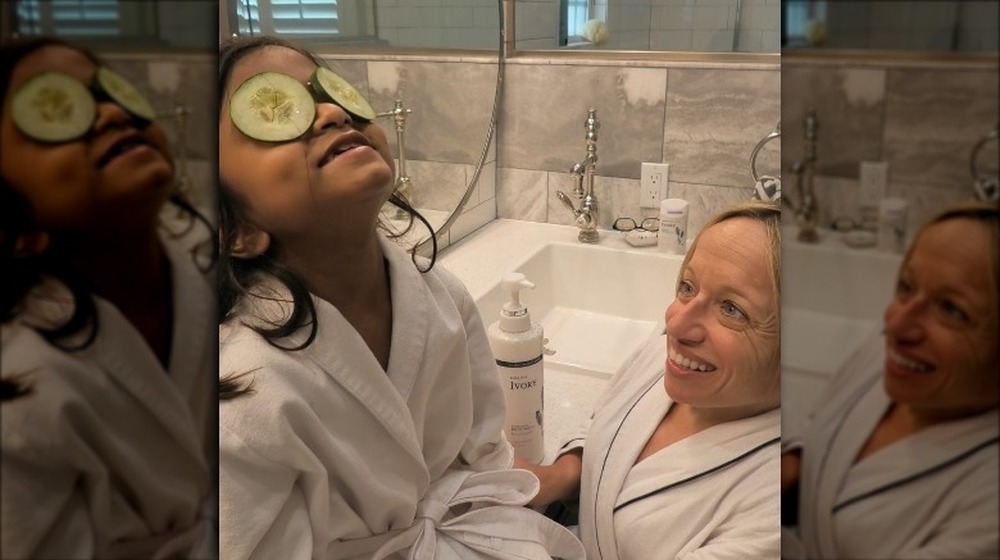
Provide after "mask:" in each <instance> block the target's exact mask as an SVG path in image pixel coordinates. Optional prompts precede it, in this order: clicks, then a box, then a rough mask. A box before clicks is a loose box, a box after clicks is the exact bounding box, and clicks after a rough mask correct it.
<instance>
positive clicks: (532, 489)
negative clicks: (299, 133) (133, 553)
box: [219, 239, 583, 560]
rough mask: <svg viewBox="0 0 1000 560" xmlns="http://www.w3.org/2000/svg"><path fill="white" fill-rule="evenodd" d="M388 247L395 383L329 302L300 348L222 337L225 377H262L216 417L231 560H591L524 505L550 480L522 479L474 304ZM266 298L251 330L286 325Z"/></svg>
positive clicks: (319, 308)
mask: <svg viewBox="0 0 1000 560" xmlns="http://www.w3.org/2000/svg"><path fill="white" fill-rule="evenodd" d="M382 246H383V249H384V252H385V254H386V259H387V261H388V265H389V276H390V284H391V296H392V316H393V322H392V339H391V352H390V356H389V365H388V371H383V369H382V368H381V366H380V365H379V363H378V361H377V360H376V359H375V357H374V355H373V354H372V353H371V351H370V350H369V349H368V347H367V345H366V344H365V342H364V340H363V339H362V338H361V336H360V335H359V334H358V333H357V332H356V331H355V330H354V328H353V327H352V326H351V325H350V324H349V323H348V322H347V320H346V319H344V317H343V316H342V315H341V314H340V313H339V312H338V311H337V309H336V308H335V307H333V306H332V305H330V304H329V303H328V302H326V301H324V300H321V299H319V298H315V297H314V298H313V301H314V303H315V305H316V313H317V321H318V325H319V327H318V329H319V330H318V333H317V336H316V339H315V341H314V342H313V343H312V344H311V345H310V346H308V347H307V348H306V349H304V350H299V351H292V352H289V351H284V350H280V349H277V348H275V347H273V346H271V345H269V344H268V343H267V342H265V341H264V339H263V338H262V337H261V336H260V335H258V334H257V333H256V332H254V331H252V330H251V329H250V328H248V327H246V326H244V325H242V324H241V323H240V322H238V321H230V322H228V323H227V324H225V325H223V327H222V328H221V330H220V340H221V347H220V358H219V359H220V374H221V375H226V374H230V373H237V374H238V373H245V372H250V374H249V375H248V376H247V377H245V378H244V381H245V380H249V379H252V380H253V392H252V393H251V394H246V395H243V396H240V397H237V398H235V399H233V400H229V401H224V402H223V403H222V404H221V406H220V412H219V414H220V420H219V429H220V436H219V437H220V461H221V464H220V551H221V555H222V557H223V558H226V559H244V558H260V559H272V558H290V559H305V558H317V559H319V558H322V559H337V558H359V559H360V558H364V559H372V558H403V557H409V558H418V559H421V560H423V559H430V558H454V559H458V558H462V559H476V558H532V559H534V558H549V557H550V554H551V555H554V556H562V557H567V558H582V557H583V549H582V546H581V545H580V543H579V542H578V541H577V540H576V539H575V538H574V537H573V536H572V534H571V533H569V532H568V531H567V530H565V529H564V528H562V527H560V526H558V525H557V524H555V523H552V522H551V521H549V520H548V519H546V518H544V517H542V516H541V515H539V514H537V513H535V512H534V511H532V510H531V509H529V508H525V507H521V506H523V505H524V504H525V503H526V502H527V501H528V500H529V499H530V498H531V497H532V496H533V495H534V494H535V493H536V492H537V488H538V481H537V479H536V478H535V477H534V476H533V475H531V473H529V472H527V471H519V470H510V466H511V464H512V462H513V455H512V450H511V448H510V446H509V444H508V443H507V441H506V439H505V438H504V437H503V433H502V425H503V420H504V400H503V399H504V397H503V394H502V392H501V387H500V382H499V377H498V374H497V370H496V366H495V363H494V361H493V355H492V353H491V351H490V348H489V344H488V342H487V339H486V335H485V330H484V328H483V325H482V321H481V319H480V318H479V314H478V312H477V311H476V307H475V303H474V302H473V300H472V299H471V297H470V296H469V294H468V292H467V291H466V290H465V288H464V287H463V286H462V285H461V284H460V283H459V281H458V280H457V279H455V278H454V277H453V276H452V275H451V274H449V273H447V272H446V271H443V270H441V269H440V268H435V269H433V270H432V271H430V272H428V273H423V274H422V273H420V272H419V271H417V269H416V268H415V267H414V265H413V263H412V262H411V260H410V256H409V255H408V254H406V253H405V252H403V251H402V250H401V249H400V248H399V247H397V246H396V245H395V244H394V243H392V242H390V241H388V240H385V239H382ZM255 301H257V303H256V304H255V305H254V307H255V308H254V309H253V310H252V311H251V310H249V309H248V308H246V307H245V308H244V310H243V312H244V314H243V315H242V317H244V318H246V317H250V316H257V317H260V316H263V317H272V318H274V317H276V316H280V312H279V311H278V310H279V309H280V307H281V306H280V305H277V304H274V303H271V304H267V303H261V301H260V300H255ZM305 330H307V329H301V331H300V332H299V333H296V334H295V335H293V336H291V337H289V338H288V339H283V340H281V341H279V342H280V343H281V344H282V345H285V346H287V345H289V344H295V343H298V342H301V341H302V340H304V337H305V335H306V333H305V332H304V331H305ZM540 543H545V544H544V545H542V544H540ZM546 547H548V552H546Z"/></svg>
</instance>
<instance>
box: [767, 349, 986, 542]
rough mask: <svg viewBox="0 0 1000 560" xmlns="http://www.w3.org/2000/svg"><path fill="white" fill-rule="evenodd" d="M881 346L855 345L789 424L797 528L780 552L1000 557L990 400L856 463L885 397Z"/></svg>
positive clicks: (886, 401)
mask: <svg viewBox="0 0 1000 560" xmlns="http://www.w3.org/2000/svg"><path fill="white" fill-rule="evenodd" d="M884 356H885V340H884V339H883V338H882V337H877V338H874V339H873V340H872V341H870V342H869V343H868V344H866V345H865V346H864V347H862V348H861V350H860V351H859V352H858V353H857V354H856V355H855V356H854V357H853V358H852V359H851V360H850V361H848V363H847V364H845V366H844V368H843V370H842V371H841V372H840V373H839V374H838V375H837V377H835V379H834V380H833V382H832V383H831V385H830V388H829V390H828V393H827V395H826V398H823V399H821V400H820V402H822V403H823V405H822V406H821V407H820V408H819V409H818V410H817V411H816V413H815V414H814V416H813V417H812V422H811V425H810V427H809V429H808V430H807V431H805V437H804V438H799V437H795V434H794V433H792V430H790V434H789V436H790V437H789V441H788V442H786V444H785V448H786V450H788V449H791V448H795V447H801V448H802V466H801V474H800V480H799V484H800V486H799V526H798V534H797V535H796V533H795V532H794V531H786V533H785V539H784V541H785V542H784V544H785V547H784V548H785V550H786V551H787V557H789V558H794V557H803V558H837V559H851V558H859V559H860V558H864V559H866V560H868V559H877V558H949V559H958V558H1000V536H998V531H1000V521H998V514H997V504H998V499H1000V494H998V481H997V473H998V472H1000V470H998V468H1000V466H998V441H1000V416H998V412H997V410H996V409H994V410H992V411H990V412H986V413H983V414H980V415H978V416H975V417H972V418H967V419H964V420H959V421H955V422H949V423H946V424H941V425H938V426H935V427H933V428H930V429H927V430H923V431H921V432H918V433H917V434H915V435H913V436H910V437H907V438H905V439H902V440H900V441H897V442H895V443H893V444H891V445H889V446H888V447H885V448H884V449H881V450H879V451H877V452H875V453H873V454H871V455H869V456H868V457H865V458H864V459H862V460H861V461H859V462H857V463H856V464H855V463H854V458H855V457H857V455H858V453H859V452H860V450H861V448H862V447H863V446H864V444H865V442H866V441H867V440H868V438H869V437H870V436H871V433H872V431H873V430H874V429H875V427H876V425H877V424H878V422H879V420H880V419H881V418H882V417H883V416H884V415H885V413H886V411H887V410H888V408H889V405H890V400H889V397H888V395H887V394H886V393H885V389H884V386H883V383H882V379H883V364H884ZM993 375H996V373H995V372H994V373H993ZM796 537H798V538H800V539H801V542H799V541H797V539H796Z"/></svg>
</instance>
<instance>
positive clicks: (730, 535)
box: [678, 458, 781, 560]
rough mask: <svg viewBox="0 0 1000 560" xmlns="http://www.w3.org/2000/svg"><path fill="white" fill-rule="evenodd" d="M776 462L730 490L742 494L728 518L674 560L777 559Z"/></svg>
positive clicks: (777, 509) (778, 548)
mask: <svg viewBox="0 0 1000 560" xmlns="http://www.w3.org/2000/svg"><path fill="white" fill-rule="evenodd" d="M778 464H779V463H778V459H777V458H775V460H774V461H772V462H771V463H770V465H773V467H766V468H764V469H762V470H761V471H760V472H758V473H756V474H755V476H753V477H752V478H750V479H745V480H744V481H742V482H741V483H740V484H736V485H735V486H734V487H733V492H734V493H735V492H743V493H745V495H744V496H743V497H742V499H741V500H740V503H739V504H738V505H737V506H735V507H733V508H732V509H731V510H730V512H731V514H730V516H729V518H728V519H726V520H725V521H723V522H722V523H720V524H719V525H718V526H717V527H715V529H714V530H713V531H712V533H713V535H712V536H711V537H709V538H708V539H707V540H706V541H705V542H704V543H703V544H702V546H700V547H698V548H697V549H695V550H692V551H691V552H689V553H688V554H682V555H680V556H679V557H678V560H743V559H745V558H779V557H780V556H781V533H780V520H779V517H780V511H779V510H780V507H779V501H778V499H777V486H778V472H777V468H778Z"/></svg>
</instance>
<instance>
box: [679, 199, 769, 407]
mask: <svg viewBox="0 0 1000 560" xmlns="http://www.w3.org/2000/svg"><path fill="white" fill-rule="evenodd" d="M768 246H769V242H768V238H767V234H766V230H765V226H764V225H763V224H762V223H760V222H758V221H756V220H754V219H751V218H744V217H739V218H731V219H728V220H724V221H722V222H719V223H717V224H715V225H713V226H710V227H709V228H708V229H706V230H704V231H703V232H702V234H701V235H700V236H699V238H698V241H697V244H696V245H695V247H694V248H693V249H692V251H693V253H692V255H691V258H690V260H689V261H688V264H687V266H686V267H685V268H684V269H683V270H682V271H681V278H680V282H679V286H678V290H677V294H676V298H675V299H674V301H673V302H672V303H671V304H670V306H669V307H668V308H667V315H666V321H667V363H666V375H665V376H664V385H665V387H666V390H667V393H668V394H669V395H670V397H671V399H673V400H674V401H676V402H679V403H685V404H688V405H691V406H692V407H695V408H706V409H709V408H710V409H729V410H732V411H735V412H737V413H739V414H740V415H752V414H755V413H759V412H762V411H764V410H767V409H770V408H773V407H775V406H777V405H778V404H779V400H780V385H781V383H780V379H781V377H780V355H779V351H778V348H779V343H780V334H779V333H780V330H779V314H778V305H777V304H778V301H777V299H778V298H777V297H776V289H777V287H776V286H775V285H774V280H773V275H772V273H771V270H770V268H771V264H770V263H771V260H770V257H769V255H768Z"/></svg>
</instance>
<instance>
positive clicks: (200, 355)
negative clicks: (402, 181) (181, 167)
mask: <svg viewBox="0 0 1000 560" xmlns="http://www.w3.org/2000/svg"><path fill="white" fill-rule="evenodd" d="M0 92H2V95H3V104H2V106H0V107H2V108H0V199H2V202H3V203H2V204H0V213H2V216H0V217H2V220H0V259H2V263H3V270H4V274H3V288H2V290H0V296H2V299H0V318H2V321H3V338H2V349H0V350H2V353H3V362H2V380H3V387H4V391H3V395H4V401H3V405H2V409H0V411H2V422H0V427H2V438H0V443H2V457H0V460H2V466H3V485H2V486H0V502H2V508H3V510H2V511H3V515H2V516H0V523H2V531H0V535H2V540H0V552H2V554H0V555H2V556H3V557H4V558H27V557H31V558H34V557H46V558H68V557H87V558H106V557H133V558H134V557H153V556H158V555H162V556H170V555H175V554H176V555H182V556H184V557H190V558H212V557H214V556H215V551H214V550H213V543H214V537H213V533H214V527H213V525H214V523H213V519H212V517H213V516H212V514H211V511H210V506H209V504H210V503H211V502H212V499H213V494H214V492H213V480H214V473H213V472H212V470H213V469H212V466H213V465H214V459H213V457H214V453H213V452H212V448H213V447H214V445H213V444H214V440H215V437H214V430H215V426H214V418H215V414H214V407H215V402H214V399H213V398H212V397H213V391H211V388H212V384H213V377H212V375H213V374H214V371H215V369H216V365H215V352H214V348H215V341H214V337H210V336H209V334H210V332H211V331H210V330H209V328H208V323H207V321H205V320H204V319H205V317H204V316H203V314H204V312H205V309H206V308H211V306H212V305H213V302H214V295H213V293H212V281H211V278H210V275H209V274H208V272H209V269H210V267H211V265H212V263H211V262H210V259H209V260H208V261H204V260H200V259H199V257H200V255H199V247H204V243H205V242H206V241H207V240H209V239H212V237H213V235H212V234H211V226H210V225H209V223H208V221H207V220H206V219H205V218H204V217H202V216H201V215H199V214H198V213H197V212H196V211H195V210H194V209H193V208H192V207H191V206H190V204H188V203H187V202H186V201H185V200H184V199H183V198H181V197H180V196H178V195H176V194H174V193H173V187H174V182H173V181H174V167H173V163H172V159H171V157H170V147H169V144H168V142H167V139H166V136H165V134H164V132H163V129H162V128H161V127H160V125H159V124H158V123H157V122H156V121H155V120H152V116H153V115H152V114H151V111H150V110H149V103H148V102H147V101H146V100H145V96H144V95H143V94H142V93H140V92H139V91H138V90H136V89H135V88H133V87H132V86H131V85H130V84H129V83H128V82H127V81H125V80H124V79H123V78H121V77H120V76H117V75H116V74H114V73H112V72H110V71H109V70H108V69H107V68H105V67H104V66H103V65H102V64H101V61H100V60H99V59H97V58H96V57H95V56H94V55H93V54H91V53H90V52H88V51H86V50H84V49H82V48H80V47H78V46H75V45H72V44H69V43H65V42H63V41H61V40H56V39H49V38H42V39H34V40H30V41H25V42H15V43H11V44H5V45H4V46H3V47H2V49H0ZM168 201H169V202H168ZM167 209H169V210H170V211H169V212H164V210H167ZM178 209H179V210H180V215H181V216H183V217H184V219H183V220H182V223H179V224H178V223H177V220H176V216H177V211H178ZM168 216H169V217H168ZM161 219H162V220H163V221H162V223H164V224H168V225H170V226H177V227H179V229H178V231H174V230H173V228H172V227H168V226H167V225H165V226H164V227H160V226H159V224H160V223H161ZM199 224H200V225H199ZM29 511H30V512H31V513H30V515H29V514H27V513H26V512H29Z"/></svg>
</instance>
